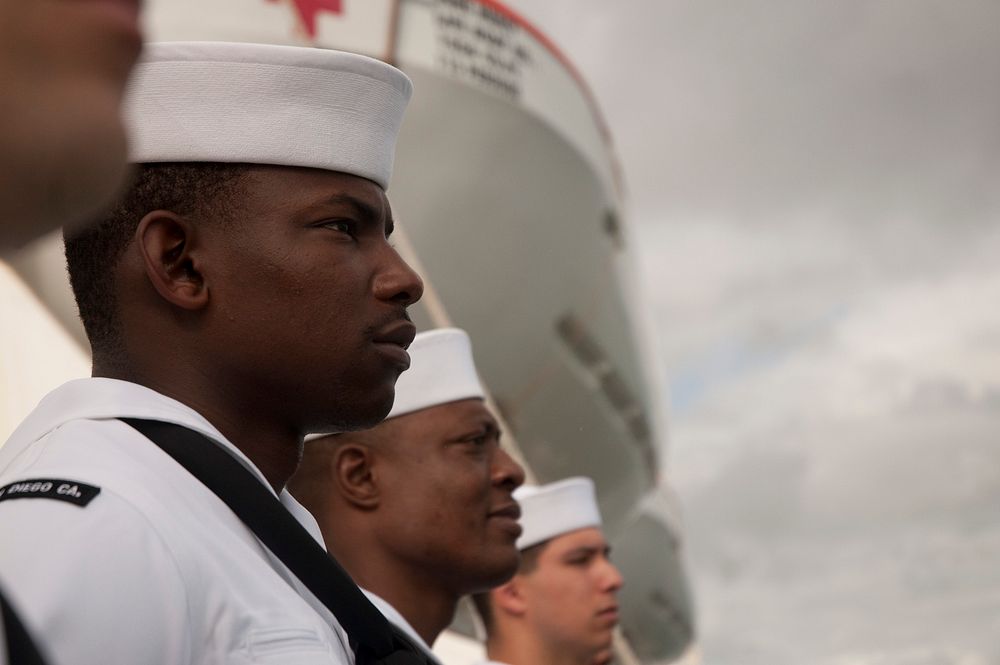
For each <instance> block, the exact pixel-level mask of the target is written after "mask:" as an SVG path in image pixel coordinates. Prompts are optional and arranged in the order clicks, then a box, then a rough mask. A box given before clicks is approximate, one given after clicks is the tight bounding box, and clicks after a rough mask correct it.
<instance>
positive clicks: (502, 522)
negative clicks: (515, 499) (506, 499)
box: [489, 503, 521, 539]
mask: <svg viewBox="0 0 1000 665" xmlns="http://www.w3.org/2000/svg"><path fill="white" fill-rule="evenodd" d="M520 518H521V508H520V507H519V506H518V505H517V504H516V503H510V504H507V505H505V506H501V507H500V508H497V509H495V510H492V511H490V513H489V520H490V522H493V523H494V524H496V525H497V526H499V527H500V528H501V529H503V530H504V531H506V532H507V533H509V534H510V535H511V536H512V537H513V538H515V539H516V538H517V537H518V536H520V535H521V524H520V523H519V522H518V520H519V519H520Z"/></svg>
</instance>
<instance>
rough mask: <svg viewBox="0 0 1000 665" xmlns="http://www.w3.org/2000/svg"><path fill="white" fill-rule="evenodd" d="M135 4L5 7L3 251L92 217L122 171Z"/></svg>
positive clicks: (66, 1) (72, 0)
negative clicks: (123, 114)
mask: <svg viewBox="0 0 1000 665" xmlns="http://www.w3.org/2000/svg"><path fill="white" fill-rule="evenodd" d="M138 18H139V2H138V0H101V1H97V0H31V1H30V2H26V1H25V0H0V81H2V82H3V99H2V101H0V183H3V187H2V188H0V218H2V219H3V229H2V232H0V246H9V245H15V244H18V243H22V242H26V241H27V240H29V239H30V238H32V237H34V236H37V235H40V234H41V233H42V232H43V231H47V230H49V229H50V228H53V227H55V226H57V225H59V224H62V223H67V222H74V221H75V222H79V221H83V220H86V219H88V218H89V217H90V216H91V215H93V214H94V213H95V211H96V210H97V209H98V207H99V206H101V205H103V204H105V203H106V202H107V201H108V200H109V199H110V198H111V197H112V196H113V194H114V193H115V192H116V190H117V189H118V187H119V186H120V183H121V180H122V179H123V177H124V175H125V172H126V165H125V130H124V128H123V125H122V122H121V119H120V117H119V106H120V104H121V101H122V95H123V91H124V87H125V82H126V80H127V78H128V74H129V71H130V70H131V68H132V65H133V64H134V63H135V60H136V58H137V57H138V55H139V51H140V48H141V43H142V42H141V38H140V33H139V27H138Z"/></svg>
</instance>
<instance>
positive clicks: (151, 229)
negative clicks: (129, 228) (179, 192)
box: [135, 210, 208, 310]
mask: <svg viewBox="0 0 1000 665" xmlns="http://www.w3.org/2000/svg"><path fill="white" fill-rule="evenodd" d="M135 242H136V244H137V245H138V248H139V253H140V255H141V256H142V262H143V267H144V269H145V271H146V276H147V277H148V278H149V281H150V283H151V284H152V285H153V288H155V289H156V291H157V293H159V294H160V296H162V297H163V299H164V300H166V301H167V302H169V303H170V304H172V305H175V306H177V307H180V308H182V309H187V310H198V309H201V308H203V307H204V306H205V305H206V304H208V286H207V285H206V284H205V279H204V275H203V271H202V266H201V252H200V251H199V247H198V238H197V232H196V229H195V227H194V226H193V225H192V224H191V223H190V222H189V221H188V220H186V219H185V218H184V217H182V216H181V215H178V214H176V213H174V212H170V211H169V210H154V211H152V212H150V213H147V214H146V215H145V216H144V217H143V218H142V219H141V220H139V226H138V228H136V233H135Z"/></svg>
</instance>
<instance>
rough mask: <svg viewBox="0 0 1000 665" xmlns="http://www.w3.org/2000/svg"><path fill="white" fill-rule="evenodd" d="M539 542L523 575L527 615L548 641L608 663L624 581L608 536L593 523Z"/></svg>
mask: <svg viewBox="0 0 1000 665" xmlns="http://www.w3.org/2000/svg"><path fill="white" fill-rule="evenodd" d="M541 547H542V549H541V551H540V552H539V554H538V564H537V566H536V567H535V568H534V569H533V570H532V571H531V572H529V573H525V574H522V575H521V576H520V577H519V579H520V580H521V585H520V588H521V590H522V592H523V594H524V598H525V604H526V606H527V607H528V613H529V617H528V618H529V620H530V621H531V622H532V623H533V624H535V626H536V628H537V629H538V630H539V631H540V632H541V633H542V634H543V636H544V637H545V639H546V640H547V641H549V642H550V643H553V644H558V645H560V647H561V648H562V649H565V650H567V651H571V652H573V653H576V654H579V655H580V657H581V658H585V659H586V660H588V661H590V662H607V661H608V660H610V657H611V637H612V631H613V629H614V627H615V625H616V624H617V623H618V601H617V594H618V590H619V589H621V587H622V584H623V581H622V577H621V574H620V573H619V572H618V569H617V568H615V566H614V564H612V563H611V561H609V560H608V551H609V548H608V544H607V542H606V541H605V539H604V535H603V534H602V533H601V530H600V529H597V528H594V527H590V528H586V529H579V530H577V531H571V532H570V533H567V534H564V535H561V536H557V537H556V538H553V539H552V540H550V541H548V542H547V543H545V544H544V545H543V546H541Z"/></svg>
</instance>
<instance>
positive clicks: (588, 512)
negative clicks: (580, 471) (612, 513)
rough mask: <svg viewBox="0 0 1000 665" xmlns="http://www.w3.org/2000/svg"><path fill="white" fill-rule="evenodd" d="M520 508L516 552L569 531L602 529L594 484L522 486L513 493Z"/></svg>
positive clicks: (568, 482)
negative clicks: (588, 528) (518, 536)
mask: <svg viewBox="0 0 1000 665" xmlns="http://www.w3.org/2000/svg"><path fill="white" fill-rule="evenodd" d="M514 499H516V500H517V503H518V504H519V505H520V506H521V529H522V531H521V537H520V538H518V539H517V548H518V549H520V550H523V549H527V548H529V547H531V546H532V545H537V544H538V543H543V542H545V541H546V540H550V539H552V538H555V537H556V536H561V535H563V534H564V533H569V532H570V531H576V530H577V529H585V528H587V527H599V526H601V513H600V511H599V510H598V508H597V496H596V494H595V492H594V481H592V480H591V479H590V478H585V477H583V476H578V477H575V478H567V479H565V480H560V481H558V482H554V483H549V484H548V485H540V486H539V485H524V486H522V487H519V488H518V489H516V490H514Z"/></svg>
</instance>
